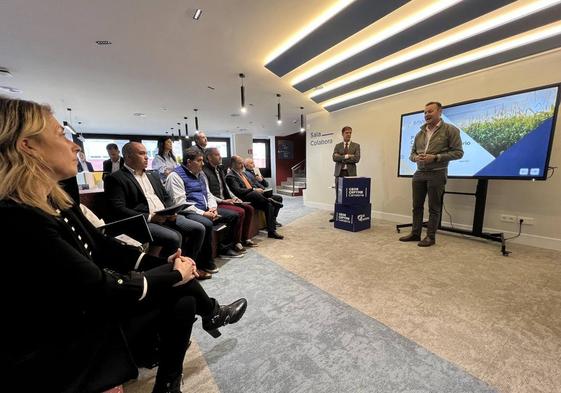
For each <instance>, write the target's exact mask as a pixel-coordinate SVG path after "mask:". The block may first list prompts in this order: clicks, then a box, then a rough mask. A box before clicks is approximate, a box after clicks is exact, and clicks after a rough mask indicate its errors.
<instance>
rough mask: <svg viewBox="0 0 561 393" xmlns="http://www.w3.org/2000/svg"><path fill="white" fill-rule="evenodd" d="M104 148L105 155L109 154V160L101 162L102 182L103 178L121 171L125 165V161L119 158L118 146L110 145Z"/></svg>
mask: <svg viewBox="0 0 561 393" xmlns="http://www.w3.org/2000/svg"><path fill="white" fill-rule="evenodd" d="M105 148H106V149H107V154H109V159H108V160H105V161H103V180H105V176H107V175H109V174H111V173H113V172H117V171H118V170H119V169H123V166H124V165H125V160H124V159H123V157H121V152H120V151H119V146H117V144H116V143H110V144H108V145H107V146H106V147H105Z"/></svg>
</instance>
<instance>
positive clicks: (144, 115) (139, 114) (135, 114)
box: [132, 112, 146, 117]
mask: <svg viewBox="0 0 561 393" xmlns="http://www.w3.org/2000/svg"><path fill="white" fill-rule="evenodd" d="M132 115H133V116H136V117H146V114H145V113H142V112H135V113H133V114H132Z"/></svg>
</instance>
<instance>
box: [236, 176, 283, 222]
mask: <svg viewBox="0 0 561 393" xmlns="http://www.w3.org/2000/svg"><path fill="white" fill-rule="evenodd" d="M244 174H245V176H246V177H247V179H248V180H249V182H250V183H251V184H252V185H253V187H256V188H262V189H265V188H267V187H269V182H268V181H267V180H266V179H265V178H263V180H261V181H259V180H257V176H255V172H254V171H250V170H249V169H246V170H245V171H244ZM271 198H272V199H274V200H275V201H277V202H278V203H280V204H282V201H283V199H282V196H280V195H277V194H271ZM274 208H275V217H277V216H278V215H279V210H280V207H279V205H274Z"/></svg>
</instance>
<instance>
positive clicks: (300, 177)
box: [277, 173, 306, 196]
mask: <svg viewBox="0 0 561 393" xmlns="http://www.w3.org/2000/svg"><path fill="white" fill-rule="evenodd" d="M294 175H295V176H294V192H293V191H292V179H293V178H292V177H289V178H288V179H286V180H285V181H283V182H282V183H281V185H280V186H277V194H281V195H288V196H297V195H302V190H303V189H304V188H306V174H305V173H297V174H296V173H295V174H294Z"/></svg>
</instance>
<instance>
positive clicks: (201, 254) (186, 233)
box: [104, 140, 283, 279]
mask: <svg viewBox="0 0 561 393" xmlns="http://www.w3.org/2000/svg"><path fill="white" fill-rule="evenodd" d="M170 142H171V140H170ZM123 158H124V162H123V166H122V168H121V169H118V170H116V171H114V172H113V173H111V175H109V176H106V177H105V180H104V184H105V195H106V201H107V214H108V219H109V220H110V221H113V220H119V219H123V218H127V217H132V216H135V215H138V214H139V213H140V214H144V215H145V217H146V219H147V222H148V227H149V229H150V232H151V234H152V237H153V239H154V244H155V245H158V246H161V247H162V254H163V255H168V254H169V253H170V252H172V251H173V250H176V249H177V248H178V247H181V249H182V250H183V254H184V255H185V256H188V257H190V258H193V259H195V260H196V261H197V266H198V269H199V270H198V278H199V279H207V278H211V277H212V274H214V273H217V272H218V270H219V269H218V267H217V266H216V264H215V261H214V258H213V255H212V234H213V228H214V227H215V225H217V224H224V225H226V230H225V231H224V236H223V237H222V239H221V244H220V245H219V247H218V248H219V252H220V253H221V254H222V255H224V256H226V257H241V256H242V255H243V253H244V252H245V247H252V246H254V245H255V244H254V243H253V241H252V240H251V239H250V238H249V227H250V223H251V221H252V217H253V214H254V209H259V210H262V211H263V212H264V213H265V217H266V222H267V230H268V236H269V237H270V238H274V239H282V238H283V237H282V235H280V234H279V233H278V232H277V231H276V226H277V221H276V217H277V215H278V211H279V209H280V207H281V206H282V199H281V200H279V199H278V198H280V197H277V199H274V198H273V197H266V196H264V192H263V188H261V187H262V185H261V184H259V183H258V182H257V179H256V178H255V177H253V178H252V182H250V181H249V179H248V177H247V176H246V174H245V173H246V172H244V171H243V167H244V164H243V161H242V159H241V157H238V156H234V157H232V160H231V168H230V171H229V173H228V174H227V175H224V172H223V171H222V169H221V168H220V163H221V157H220V152H219V151H218V149H215V148H209V149H206V150H205V151H204V156H203V153H202V152H201V151H200V150H199V149H197V148H196V147H191V148H189V149H186V150H185V152H184V157H183V165H178V166H175V168H173V171H166V173H165V187H164V185H163V184H162V182H161V181H160V179H158V177H157V175H156V174H153V173H149V172H146V167H147V165H148V156H147V151H146V148H145V147H144V145H143V144H141V143H139V142H129V143H127V144H126V145H125V146H123ZM204 158H206V159H207V164H205V163H204ZM176 165H177V164H176ZM243 201H246V202H249V204H244V203H242V202H243ZM180 204H189V205H190V206H189V207H187V208H185V209H184V210H182V211H180V212H179V214H173V215H161V214H157V213H156V212H158V211H160V210H164V209H165V208H168V207H171V206H176V205H180Z"/></svg>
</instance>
